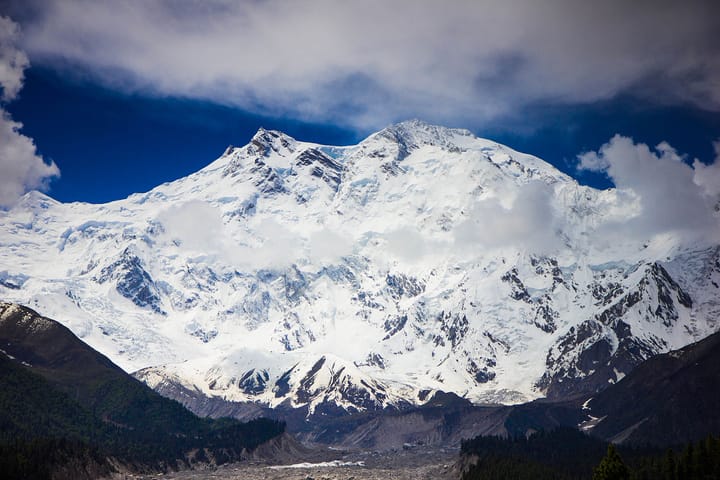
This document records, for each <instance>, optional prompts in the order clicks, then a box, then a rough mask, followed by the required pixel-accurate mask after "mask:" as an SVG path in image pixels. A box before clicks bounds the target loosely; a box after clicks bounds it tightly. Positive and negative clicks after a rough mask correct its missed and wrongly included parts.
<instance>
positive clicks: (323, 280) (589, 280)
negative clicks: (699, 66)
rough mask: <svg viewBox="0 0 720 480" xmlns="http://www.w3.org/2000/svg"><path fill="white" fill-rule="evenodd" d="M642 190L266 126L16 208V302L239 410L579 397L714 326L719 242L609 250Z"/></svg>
mask: <svg viewBox="0 0 720 480" xmlns="http://www.w3.org/2000/svg"><path fill="white" fill-rule="evenodd" d="M626 200H627V198H625V197H622V195H620V194H618V192H617V191H615V190H606V191H597V190H594V189H592V188H589V187H584V186H581V185H578V184H577V182H575V181H574V180H572V179H571V178H569V177H567V176H565V175H564V174H562V173H561V172H559V171H558V170H557V169H555V168H554V167H552V166H551V165H549V164H548V163H546V162H544V161H543V160H541V159H538V158H536V157H533V156H531V155H526V154H523V153H520V152H516V151H514V150H512V149H510V148H508V147H505V146H503V145H499V144H497V143H495V142H492V141H489V140H484V139H481V138H477V137H475V136H474V135H472V134H471V133H470V132H468V131H465V130H455V129H448V128H443V127H437V126H433V125H428V124H425V123H423V122H419V121H409V122H403V123H400V124H397V125H393V126H390V127H388V128H386V129H385V130H383V131H381V132H378V133H376V134H374V135H371V136H369V137H368V138H367V139H365V140H364V141H362V142H361V143H359V144H358V145H352V146H342V147H333V146H325V145H317V144H313V143H306V142H302V141H299V140H295V139H293V138H291V137H289V136H287V135H285V134H283V133H281V132H277V131H271V130H264V129H260V130H259V131H258V132H257V134H256V135H255V136H254V137H253V138H252V139H251V141H250V142H249V143H248V144H247V145H246V146H244V147H241V148H230V149H228V150H227V151H226V152H225V154H224V155H223V156H222V157H220V158H219V159H217V160H216V161H215V162H213V163H211V164H210V165H208V166H207V167H206V168H204V169H202V170H200V171H199V172H197V173H195V174H192V175H190V176H188V177H185V178H182V179H179V180H176V181H174V182H169V183H166V184H163V185H160V186H158V187H156V188H155V189H153V190H152V191H150V192H148V193H145V194H137V195H133V196H131V197H129V198H128V199H124V200H118V201H116V202H112V203H109V204H104V205H88V204H79V203H74V204H61V203H58V202H55V201H53V200H52V199H49V198H48V197H45V196H42V195H39V194H38V195H35V194H29V195H27V196H26V198H25V199H24V201H23V202H21V203H20V204H19V205H18V206H17V207H16V208H14V209H13V210H11V211H9V212H3V213H2V216H1V217H0V219H2V220H1V221H0V244H1V245H2V248H0V265H2V267H0V268H1V269H2V270H0V298H4V299H7V300H12V301H15V302H18V303H22V304H26V305H30V306H32V307H33V308H36V309H39V310H41V311H43V313H45V314H47V315H50V316H52V317H54V318H58V319H60V320H62V321H65V322H67V323H66V324H67V326H68V327H69V328H70V329H72V330H73V331H74V332H75V333H76V334H78V335H79V336H80V337H81V338H83V339H84V340H86V341H87V342H88V343H89V344H91V345H92V346H93V347H94V348H96V349H98V350H100V351H101V352H103V353H105V354H106V355H108V356H109V357H110V358H112V359H113V361H115V362H117V363H118V364H119V365H121V366H122V367H123V368H126V369H127V370H141V373H140V374H139V375H140V376H141V378H143V379H144V380H145V381H147V382H148V383H150V384H152V385H153V386H156V387H158V388H162V387H161V386H162V385H164V384H167V383H176V384H178V385H181V386H182V387H183V388H185V389H186V391H193V392H202V394H203V395H206V396H209V397H215V398H218V399H224V400H227V401H233V402H253V403H254V404H258V405H263V406H269V407H277V406H278V405H280V404H283V405H290V406H291V407H292V408H307V409H309V410H312V411H313V412H314V411H323V409H325V408H328V409H329V408H331V407H330V406H331V405H334V407H332V408H339V409H340V410H342V411H362V410H368V409H378V408H403V405H407V404H418V403H421V400H420V398H421V395H420V393H421V392H426V391H445V392H452V393H454V394H457V395H459V396H461V397H464V398H466V399H468V400H470V401H473V402H509V403H514V402H523V401H526V400H531V399H534V398H538V397H540V396H544V395H551V396H566V395H571V394H575V393H577V392H579V391H583V392H584V391H590V390H595V389H600V388H602V387H603V386H605V385H607V384H609V382H611V381H612V382H614V381H617V380H618V379H619V377H620V376H622V375H623V374H627V373H628V372H629V371H630V370H631V369H632V368H634V366H635V365H637V364H638V363H639V362H640V361H642V360H643V359H645V358H647V357H649V356H650V355H654V354H657V353H660V352H664V351H667V350H669V349H670V348H679V347H682V346H683V345H685V344H687V343H690V342H692V341H695V340H698V339H700V338H702V337H703V336H706V335H708V334H709V333H711V332H714V331H716V330H717V329H718V328H720V324H719V323H718V321H717V318H720V302H718V300H717V299H718V298H719V297H718V292H719V291H720V287H719V286H718V285H720V261H719V260H718V258H720V254H719V253H718V252H720V248H719V247H718V245H716V244H702V245H700V244H687V245H686V244H684V243H683V240H682V239H681V238H675V237H667V238H665V237H663V238H658V239H656V238H652V239H639V240H638V239H628V240H627V241H626V242H609V241H608V242H604V243H598V242H596V241H595V237H596V236H597V235H599V234H600V233H602V232H601V229H602V227H603V226H605V228H606V230H607V227H608V226H610V227H612V225H615V224H616V223H613V222H617V221H618V219H622V218H624V217H631V216H632V215H635V214H636V211H635V210H634V209H635V205H631V204H628V203H627V201H626ZM321 406H322V407H321Z"/></svg>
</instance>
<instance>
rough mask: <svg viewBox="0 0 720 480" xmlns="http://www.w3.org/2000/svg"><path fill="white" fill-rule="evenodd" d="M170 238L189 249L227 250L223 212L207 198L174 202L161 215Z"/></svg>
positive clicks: (215, 251)
mask: <svg viewBox="0 0 720 480" xmlns="http://www.w3.org/2000/svg"><path fill="white" fill-rule="evenodd" d="M158 221H159V222H160V223H161V224H162V226H163V229H164V231H165V234H166V235H167V237H168V239H169V240H170V241H172V242H175V243H176V244H177V245H179V246H181V247H183V248H184V249H186V250H188V251H196V252H202V253H203V254H209V255H217V254H219V253H224V252H225V250H226V248H227V247H226V242H225V228H224V226H223V219H222V213H221V212H220V210H218V209H217V208H215V207H213V206H212V205H210V204H209V203H207V202H202V201H199V200H192V201H189V202H184V203H181V204H178V205H173V206H171V207H170V208H168V209H166V210H165V211H163V212H161V213H160V215H158Z"/></svg>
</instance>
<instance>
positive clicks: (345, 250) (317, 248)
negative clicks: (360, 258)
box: [307, 228, 354, 264]
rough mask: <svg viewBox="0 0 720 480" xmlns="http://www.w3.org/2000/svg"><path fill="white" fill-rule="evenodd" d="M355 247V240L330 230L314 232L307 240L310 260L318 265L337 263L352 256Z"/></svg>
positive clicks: (324, 229)
mask: <svg viewBox="0 0 720 480" xmlns="http://www.w3.org/2000/svg"><path fill="white" fill-rule="evenodd" d="M353 247H354V239H353V238H351V237H349V236H348V235H346V234H341V233H340V232H335V231H333V230H331V229H328V228H323V229H321V230H318V231H315V232H312V233H311V234H310V235H309V236H308V238H307V252H308V253H307V254H308V258H309V259H310V260H311V261H313V262H316V263H325V264H332V263H335V262H337V261H339V260H340V259H341V258H342V257H344V256H346V255H350V254H352V253H353Z"/></svg>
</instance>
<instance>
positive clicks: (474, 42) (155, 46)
mask: <svg viewBox="0 0 720 480" xmlns="http://www.w3.org/2000/svg"><path fill="white" fill-rule="evenodd" d="M16 3H18V2H16ZM24 3H29V4H31V5H32V4H35V5H36V8H35V9H34V10H33V13H34V14H33V15H26V16H27V18H28V20H27V21H26V22H25V28H26V30H27V33H28V34H27V35H26V37H25V45H26V47H27V49H28V51H29V52H30V54H31V58H33V61H48V62H58V63H60V64H62V65H65V66H67V65H75V66H76V67H79V69H80V70H81V71H82V73H83V75H85V74H87V72H88V71H89V72H90V73H91V74H92V75H94V76H95V78H97V79H99V80H101V81H102V82H104V83H106V84H107V85H110V86H111V87H114V88H119V89H123V90H130V91H132V90H137V91H142V92H146V93H153V94H158V95H178V96H185V97H192V98H202V99H209V100H212V101H216V102H220V103H227V104H231V105H236V106H240V107H242V108H245V109H249V110H254V111H258V112H262V113H270V114H288V115H293V116H297V117H302V118H305V119H311V120H318V121H333V122H336V123H343V124H346V125H352V126H360V127H367V128H375V127H379V126H384V125H386V124H387V123H389V122H391V121H395V120H398V119H405V118H408V117H421V118H424V119H426V120H429V121H433V122H438V123H452V124H468V123H469V122H470V121H471V120H472V121H473V122H475V123H476V124H477V122H478V121H491V120H492V119H494V118H498V117H499V116H502V115H506V114H509V113H512V112H515V111H517V110H518V109H521V108H523V107H525V106H528V105H532V104H535V103H538V102H541V103H554V104H557V103H561V104H562V103H578V102H579V103H582V102H593V101H597V100H602V99H608V98H611V97H613V96H614V95H617V94H618V93H622V92H627V91H633V92H635V93H638V94H640V95H646V96H650V97H652V98H653V99H655V100H657V101H662V102H689V103H691V104H694V105H696V106H699V107H701V108H705V109H711V110H719V109H720V37H718V35H717V32H718V31H720V4H718V2H712V1H707V0H688V1H686V2H676V1H673V0H657V1H654V2H644V1H638V2H625V1H621V0H611V1H606V2H592V3H588V2H578V1H575V0H554V1H551V2H537V1H534V0H514V1H507V2H497V1H490V0H486V1H475V2H469V1H457V2H451V3H447V2H433V1H422V0H421V1H417V0H395V1H392V2H386V1H384V0H383V1H381V0H366V1H362V2H360V1H344V2H337V1H334V0H310V1H305V2H297V1H294V0H263V1H247V2H236V1H230V0H208V1H205V2H195V1H190V0H187V1H181V2H177V1H154V2H146V1H142V0H128V1H123V2H116V1H109V0H42V1H39V0H36V1H35V2H33V1H32V0H24ZM17 8H18V9H20V10H22V7H17Z"/></svg>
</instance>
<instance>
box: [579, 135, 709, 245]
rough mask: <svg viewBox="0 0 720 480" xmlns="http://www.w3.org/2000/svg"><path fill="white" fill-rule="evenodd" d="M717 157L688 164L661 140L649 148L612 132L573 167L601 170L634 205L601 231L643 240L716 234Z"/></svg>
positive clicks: (581, 156)
mask: <svg viewBox="0 0 720 480" xmlns="http://www.w3.org/2000/svg"><path fill="white" fill-rule="evenodd" d="M717 149H719V147H718V146H717V145H716V150H717ZM718 157H720V155H718ZM718 160H719V158H716V159H714V161H713V162H712V163H709V164H704V163H702V162H700V161H699V160H695V161H694V162H693V163H692V164H689V163H688V162H687V161H686V159H685V157H684V156H683V155H680V154H679V153H678V152H677V151H676V150H675V149H674V148H673V147H672V146H670V145H669V144H667V143H666V142H662V143H660V144H659V145H657V146H656V147H655V148H654V149H651V148H650V147H648V146H647V145H645V144H643V143H635V142H634V141H633V139H631V138H628V137H624V136H621V135H615V136H614V137H613V138H612V139H610V141H609V142H608V143H606V144H604V145H603V146H602V147H600V149H599V150H598V151H597V152H586V153H583V154H581V155H579V156H578V168H579V169H587V170H593V171H596V172H604V173H605V174H606V175H607V176H608V178H610V179H611V180H612V181H613V183H614V184H615V186H616V187H617V189H618V191H619V192H620V193H621V194H623V195H624V197H622V198H625V199H628V200H632V201H636V202H637V203H638V205H639V208H638V209H636V213H635V214H634V215H630V216H629V217H628V218H625V219H622V220H616V221H613V222H611V224H608V225H605V226H604V229H605V232H606V233H607V232H609V231H612V232H614V233H616V234H618V235H623V236H629V237H631V238H637V237H641V238H644V239H649V238H650V237H652V236H653V235H658V234H663V233H671V232H681V233H685V234H698V235H701V236H706V235H708V234H712V235H717V233H718V224H719V223H718V218H717V217H716V216H715V212H716V210H717V208H718V202H719V201H720V161H718Z"/></svg>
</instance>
